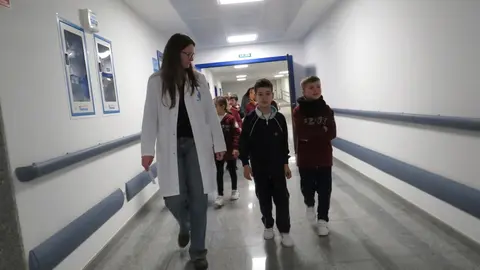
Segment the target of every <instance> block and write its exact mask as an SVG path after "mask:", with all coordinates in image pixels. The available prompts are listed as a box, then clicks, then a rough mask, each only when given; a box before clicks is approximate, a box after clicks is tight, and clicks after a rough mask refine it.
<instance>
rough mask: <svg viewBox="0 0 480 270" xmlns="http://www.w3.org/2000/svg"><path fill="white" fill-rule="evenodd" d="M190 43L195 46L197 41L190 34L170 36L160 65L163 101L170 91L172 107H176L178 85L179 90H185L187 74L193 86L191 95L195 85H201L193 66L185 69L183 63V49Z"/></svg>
mask: <svg viewBox="0 0 480 270" xmlns="http://www.w3.org/2000/svg"><path fill="white" fill-rule="evenodd" d="M190 45H193V46H195V42H194V41H193V40H192V39H191V38H190V37H189V36H187V35H184V34H178V33H177V34H174V35H173V36H171V37H170V39H169V40H168V42H167V45H165V49H164V51H163V59H162V66H161V67H160V76H161V78H162V102H163V100H164V98H165V96H166V94H167V92H168V95H169V96H170V109H171V108H173V107H175V103H176V101H177V100H176V99H177V98H176V97H177V95H176V90H177V87H178V89H179V91H184V89H183V88H182V87H183V84H184V83H187V82H186V81H185V75H187V78H188V81H189V82H188V83H189V85H190V86H191V91H190V95H193V93H194V91H195V87H198V86H199V83H198V79H197V77H196V76H195V73H194V72H193V67H192V66H191V65H190V66H189V67H188V68H187V69H184V68H183V67H182V63H181V59H182V58H181V57H182V55H181V54H182V50H183V49H185V48H186V47H188V46H190ZM164 105H165V104H164ZM165 106H166V105H165Z"/></svg>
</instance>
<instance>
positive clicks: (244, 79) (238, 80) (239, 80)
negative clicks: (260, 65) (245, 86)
mask: <svg viewBox="0 0 480 270" xmlns="http://www.w3.org/2000/svg"><path fill="white" fill-rule="evenodd" d="M246 80H247V78H238V79H237V82H241V81H246Z"/></svg>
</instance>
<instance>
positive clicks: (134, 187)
mask: <svg viewBox="0 0 480 270" xmlns="http://www.w3.org/2000/svg"><path fill="white" fill-rule="evenodd" d="M150 171H151V172H152V175H153V177H157V166H156V165H155V164H154V165H152V166H150ZM151 182H152V179H151V178H150V175H149V173H148V172H146V171H143V172H141V173H139V174H138V175H137V176H135V177H134V178H132V179H130V181H128V182H127V183H125V196H126V197H127V201H130V200H132V199H133V197H135V196H136V195H137V194H138V193H140V191H142V190H143V189H144V188H145V187H146V186H148V184H150V183H151Z"/></svg>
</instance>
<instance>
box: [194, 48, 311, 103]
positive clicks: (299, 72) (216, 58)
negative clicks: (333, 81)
mask: <svg viewBox="0 0 480 270" xmlns="http://www.w3.org/2000/svg"><path fill="white" fill-rule="evenodd" d="M242 53H251V54H252V57H251V58H265V57H273V56H284V55H286V54H290V55H292V57H293V61H294V77H295V87H296V91H297V96H298V94H299V93H300V92H301V89H300V81H301V80H302V78H303V76H304V74H305V73H304V68H303V63H304V47H303V44H302V43H300V42H280V43H264V44H255V45H244V46H232V47H224V48H216V49H212V50H198V51H197V52H196V54H195V64H205V63H215V62H225V61H237V60H244V59H243V58H239V57H238V55H239V54H242Z"/></svg>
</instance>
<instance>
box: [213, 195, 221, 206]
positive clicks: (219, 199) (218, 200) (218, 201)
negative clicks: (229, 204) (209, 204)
mask: <svg viewBox="0 0 480 270" xmlns="http://www.w3.org/2000/svg"><path fill="white" fill-rule="evenodd" d="M215 206H216V207H222V206H223V196H217V198H216V199H215Z"/></svg>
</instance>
